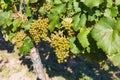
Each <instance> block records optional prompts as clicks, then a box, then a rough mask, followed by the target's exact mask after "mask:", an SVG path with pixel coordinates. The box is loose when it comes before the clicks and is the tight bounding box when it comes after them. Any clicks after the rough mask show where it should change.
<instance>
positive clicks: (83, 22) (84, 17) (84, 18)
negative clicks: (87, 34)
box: [79, 14, 87, 27]
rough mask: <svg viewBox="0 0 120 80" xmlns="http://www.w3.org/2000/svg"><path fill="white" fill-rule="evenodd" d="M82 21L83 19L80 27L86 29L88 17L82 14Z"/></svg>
mask: <svg viewBox="0 0 120 80" xmlns="http://www.w3.org/2000/svg"><path fill="white" fill-rule="evenodd" d="M80 19H81V20H80V22H79V23H80V24H79V26H80V27H84V26H85V25H86V20H87V18H86V15H85V14H82V15H81V18H80Z"/></svg>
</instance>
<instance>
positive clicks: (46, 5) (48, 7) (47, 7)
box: [43, 4, 52, 11]
mask: <svg viewBox="0 0 120 80" xmlns="http://www.w3.org/2000/svg"><path fill="white" fill-rule="evenodd" d="M43 7H44V9H46V10H47V11H49V10H50V9H51V8H52V5H50V4H43Z"/></svg>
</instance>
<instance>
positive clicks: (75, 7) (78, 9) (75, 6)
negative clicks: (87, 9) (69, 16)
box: [73, 1, 81, 12]
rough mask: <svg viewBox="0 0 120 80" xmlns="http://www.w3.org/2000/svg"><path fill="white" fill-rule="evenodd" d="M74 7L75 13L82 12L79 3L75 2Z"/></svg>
mask: <svg viewBox="0 0 120 80" xmlns="http://www.w3.org/2000/svg"><path fill="white" fill-rule="evenodd" d="M73 6H74V9H75V12H79V11H81V8H80V7H79V3H78V2H76V1H74V2H73Z"/></svg>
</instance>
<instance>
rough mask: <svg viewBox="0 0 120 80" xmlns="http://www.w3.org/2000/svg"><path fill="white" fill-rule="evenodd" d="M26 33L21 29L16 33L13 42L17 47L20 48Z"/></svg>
mask: <svg viewBox="0 0 120 80" xmlns="http://www.w3.org/2000/svg"><path fill="white" fill-rule="evenodd" d="M25 36H26V34H25V32H24V31H23V30H20V31H19V32H17V33H16V36H15V44H16V46H17V47H18V48H20V47H21V46H22V45H23V39H24V38H25Z"/></svg>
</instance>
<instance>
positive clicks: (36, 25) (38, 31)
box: [29, 18, 49, 44]
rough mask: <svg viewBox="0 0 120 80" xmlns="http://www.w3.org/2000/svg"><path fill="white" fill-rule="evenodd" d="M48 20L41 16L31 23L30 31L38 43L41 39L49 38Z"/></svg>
mask: <svg viewBox="0 0 120 80" xmlns="http://www.w3.org/2000/svg"><path fill="white" fill-rule="evenodd" d="M48 22H49V20H48V18H39V19H38V20H36V21H34V22H33V23H32V24H31V26H30V30H29V33H30V35H31V37H32V38H33V40H34V41H35V43H36V44H38V43H39V41H40V39H43V40H47V33H48Z"/></svg>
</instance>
